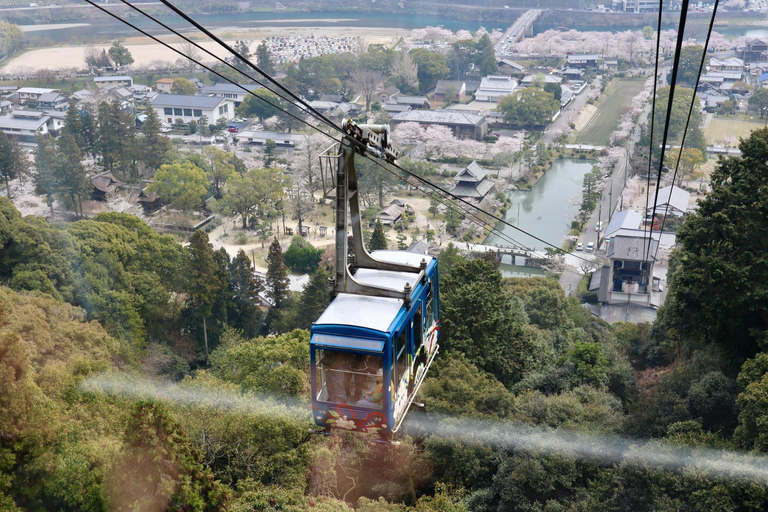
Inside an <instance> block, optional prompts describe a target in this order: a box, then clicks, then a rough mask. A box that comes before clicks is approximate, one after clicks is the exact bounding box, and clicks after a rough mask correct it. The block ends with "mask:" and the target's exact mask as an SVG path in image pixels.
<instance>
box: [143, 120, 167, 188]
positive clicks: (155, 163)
mask: <svg viewBox="0 0 768 512" xmlns="http://www.w3.org/2000/svg"><path fill="white" fill-rule="evenodd" d="M160 128H161V124H160V118H159V117H157V112H155V109H153V108H148V109H147V119H146V120H145V121H144V124H143V125H142V127H141V133H143V134H144V138H143V140H142V146H143V148H142V149H143V151H142V152H141V157H142V161H143V162H144V164H145V165H146V166H147V167H148V168H149V169H150V172H151V173H152V174H154V173H155V171H157V169H159V168H160V166H161V165H163V160H164V159H165V155H166V154H167V153H168V151H170V150H171V148H172V146H171V141H170V139H169V138H168V137H166V136H165V135H163V134H161V133H160Z"/></svg>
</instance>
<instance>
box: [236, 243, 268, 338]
mask: <svg viewBox="0 0 768 512" xmlns="http://www.w3.org/2000/svg"><path fill="white" fill-rule="evenodd" d="M229 274H230V290H231V292H232V293H231V296H232V300H231V302H230V305H229V310H230V311H229V314H228V315H227V316H228V318H229V320H230V324H231V325H232V326H233V327H235V328H236V329H240V330H241V331H242V332H243V334H245V335H246V336H248V337H254V336H257V335H258V334H259V331H260V329H261V323H262V320H263V318H262V316H263V315H262V312H261V309H260V308H259V302H260V301H259V294H260V293H262V292H263V291H264V284H263V283H262V282H261V279H259V278H258V277H256V276H255V275H254V273H253V269H251V260H249V259H248V256H246V255H245V251H243V250H242V249H241V250H240V252H238V253H237V256H235V257H234V258H232V261H231V262H230V264H229Z"/></svg>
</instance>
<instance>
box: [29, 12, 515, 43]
mask: <svg viewBox="0 0 768 512" xmlns="http://www.w3.org/2000/svg"><path fill="white" fill-rule="evenodd" d="M194 18H195V20H196V21H198V22H200V23H201V24H202V25H203V26H205V27H206V28H209V29H217V28H258V27H333V26H338V27H384V28H404V29H414V28H423V27H427V26H432V27H436V26H439V25H442V26H443V27H444V28H447V29H450V30H453V31H454V32H455V31H457V30H461V29H465V30H470V31H475V30H477V29H479V28H480V27H485V28H486V29H488V30H489V31H490V30H492V29H494V28H499V29H505V28H506V24H505V23H503V22H494V21H486V22H478V21H464V20H457V19H454V18H449V17H446V16H433V15H427V14H419V15H402V14H387V13H367V12H312V13H309V12H281V13H275V12H245V13H230V14H196V15H195V16H194ZM128 19H129V21H130V22H131V23H133V24H135V25H136V26H138V27H140V28H143V29H150V30H151V31H152V32H157V30H155V29H156V27H157V25H155V24H154V23H153V22H152V21H149V20H147V19H145V18H143V17H140V16H137V15H134V14H132V15H131V16H129V17H128ZM158 19H159V20H161V21H162V22H163V23H165V24H167V25H168V26H171V27H173V28H175V29H187V28H189V24H188V23H186V22H185V21H184V20H182V19H181V18H179V17H178V16H176V15H168V16H158ZM308 19H311V21H307V20H308ZM88 23H89V26H88V27H67V28H61V29H58V30H47V31H41V32H27V33H26V34H25V35H26V36H27V38H28V39H29V42H30V45H31V46H40V45H43V44H44V45H50V44H61V43H70V42H81V41H83V40H84V39H86V38H91V37H94V38H98V39H103V40H113V39H116V38H118V37H121V36H133V35H135V34H136V33H135V31H134V30H133V29H131V28H130V27H127V26H125V25H123V24H122V23H121V22H119V21H117V20H115V19H113V18H110V17H108V16H107V15H106V14H105V15H102V16H100V17H98V18H95V19H93V20H89V21H88Z"/></svg>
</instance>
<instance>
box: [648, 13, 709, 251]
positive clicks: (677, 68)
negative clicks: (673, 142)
mask: <svg viewBox="0 0 768 512" xmlns="http://www.w3.org/2000/svg"><path fill="white" fill-rule="evenodd" d="M688 4H689V0H683V3H682V5H681V7H680V23H679V25H678V29H677V30H678V32H677V43H676V44H675V59H674V62H673V64H672V81H671V82H670V84H669V99H668V101H667V113H666V119H665V122H664V135H663V137H662V139H661V155H660V156H659V175H658V178H657V179H656V193H655V195H654V198H653V212H652V214H651V234H652V233H653V219H654V218H655V217H656V206H657V205H658V202H659V185H660V184H661V169H662V166H663V165H664V153H665V152H666V149H667V136H668V135H669V121H670V119H671V117H672V103H673V101H674V98H675V85H676V84H677V75H678V73H679V71H680V54H681V53H682V48H683V38H684V36H685V20H686V18H687V17H688ZM693 94H694V95H696V91H693ZM651 145H653V141H651ZM644 252H645V255H644V256H643V264H647V263H648V257H649V256H650V253H651V237H650V236H649V237H648V248H647V249H645V251H644Z"/></svg>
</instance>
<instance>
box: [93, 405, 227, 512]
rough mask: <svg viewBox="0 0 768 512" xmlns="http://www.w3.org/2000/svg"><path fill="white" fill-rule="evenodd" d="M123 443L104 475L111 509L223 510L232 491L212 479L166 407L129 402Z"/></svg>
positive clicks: (200, 457) (194, 448) (208, 470)
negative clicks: (130, 405)
mask: <svg viewBox="0 0 768 512" xmlns="http://www.w3.org/2000/svg"><path fill="white" fill-rule="evenodd" d="M123 443H124V446H123V449H122V450H121V453H120V454H119V457H118V459H117V463H116V464H115V465H114V467H113V470H112V471H111V472H110V474H109V475H108V478H107V480H108V485H106V488H107V489H108V492H109V494H110V500H109V501H110V502H111V505H112V507H111V509H112V510H116V511H129V510H192V509H194V510H200V511H205V512H208V511H210V512H213V511H216V510H226V509H227V502H228V501H229V499H230V494H231V492H230V491H229V490H228V489H227V488H226V487H224V486H223V485H222V484H221V483H220V482H219V481H218V480H214V476H213V473H212V471H211V469H210V468H208V467H206V466H204V465H203V460H202V456H201V454H200V452H199V451H198V450H197V448H196V447H195V446H194V444H193V443H192V441H191V440H190V439H189V438H188V437H187V435H186V433H185V432H184V430H183V429H182V428H181V426H180V425H179V424H178V423H177V422H176V420H175V419H174V418H173V415H171V413H170V412H169V411H168V410H167V409H166V408H165V406H163V405H161V404H160V403H157V402H139V403H137V404H136V405H134V406H133V409H132V411H131V415H130V419H129V422H128V426H127V427H126V430H125V436H124V439H123ZM105 509H106V507H105Z"/></svg>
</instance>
